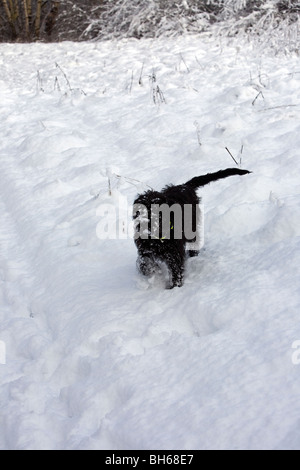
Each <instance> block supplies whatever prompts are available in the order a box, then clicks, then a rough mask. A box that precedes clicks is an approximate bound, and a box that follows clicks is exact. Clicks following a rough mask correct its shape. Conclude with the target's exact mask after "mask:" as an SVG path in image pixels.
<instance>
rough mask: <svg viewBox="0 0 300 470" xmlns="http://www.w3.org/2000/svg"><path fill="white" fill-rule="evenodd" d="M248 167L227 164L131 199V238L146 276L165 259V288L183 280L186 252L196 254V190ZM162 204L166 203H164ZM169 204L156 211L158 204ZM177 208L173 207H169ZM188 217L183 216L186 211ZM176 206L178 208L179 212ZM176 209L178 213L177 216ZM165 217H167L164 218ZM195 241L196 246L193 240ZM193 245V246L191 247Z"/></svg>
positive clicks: (197, 204)
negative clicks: (132, 204)
mask: <svg viewBox="0 0 300 470" xmlns="http://www.w3.org/2000/svg"><path fill="white" fill-rule="evenodd" d="M247 173H250V172H249V171H247V170H240V169H237V168H228V169H227V170H221V171H218V172H216V173H208V174H207V175H203V176H196V177H195V178H192V179H191V180H189V181H187V182H186V183H185V184H181V185H178V186H174V185H170V186H166V187H165V188H164V189H162V191H160V192H158V191H152V190H150V191H146V192H145V193H143V194H140V195H139V196H138V197H137V198H136V199H135V201H134V206H133V207H134V211H133V219H134V221H135V237H134V241H135V244H136V246H137V250H138V259H137V267H138V269H139V271H140V272H141V273H142V274H143V275H145V276H151V275H152V274H154V273H155V272H156V271H157V270H159V268H160V265H161V264H162V263H164V264H165V265H166V266H167V268H168V271H169V277H170V280H169V284H168V286H167V287H168V288H170V289H172V288H173V287H175V286H178V287H181V286H182V284H183V274H184V264H185V258H186V255H187V256H197V255H198V249H197V237H198V235H199V234H198V233H197V215H198V212H197V211H199V202H200V199H199V197H198V195H197V193H196V190H197V189H198V188H199V187H201V186H205V185H206V184H209V183H211V182H212V181H216V180H218V179H221V178H226V177H228V176H232V175H245V174H247ZM163 205H165V206H163ZM159 207H160V208H163V207H167V208H171V210H170V211H168V210H167V211H166V213H165V215H164V212H163V211H161V212H158V211H157V210H156V209H157V208H159ZM172 207H173V208H177V212H176V211H174V212H173V211H172ZM187 207H189V212H187V214H188V217H187V216H185V213H186V212H185V211H186V210H187ZM178 210H179V212H178ZM175 213H177V214H178V213H179V214H181V216H180V218H179V217H176V216H175ZM166 217H167V220H165V219H164V218H166ZM193 243H196V245H195V246H196V249H193V245H190V244H193ZM191 247H192V248H191Z"/></svg>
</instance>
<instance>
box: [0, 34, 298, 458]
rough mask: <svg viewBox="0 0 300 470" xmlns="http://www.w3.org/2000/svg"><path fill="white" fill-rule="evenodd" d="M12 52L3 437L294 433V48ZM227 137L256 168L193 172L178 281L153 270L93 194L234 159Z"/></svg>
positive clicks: (1, 60)
mask: <svg viewBox="0 0 300 470" xmlns="http://www.w3.org/2000/svg"><path fill="white" fill-rule="evenodd" d="M56 64H58V66H56ZM0 65H1V69H2V74H1V78H0V95H1V100H0V117H1V119H0V130H1V136H2V138H1V141H0V154H1V159H0V175H1V176H0V178H1V185H0V210H1V221H2V222H1V226H0V247H1V251H0V305H1V309H0V318H1V329H0V341H4V342H5V345H6V364H5V365H4V364H0V377H1V388H0V394H1V404H2V405H1V407H0V410H1V411H0V426H1V427H0V429H1V432H0V448H1V449H48V448H49V449H258V448H264V449H275V448H299V446H300V440H299V436H300V426H299V422H300V421H299V411H300V409H299V408H300V407H299V403H298V402H299V400H298V399H297V397H298V395H299V385H300V382H299V368H298V367H299V366H298V367H297V366H296V365H295V364H293V363H292V359H291V358H292V353H293V350H292V343H293V341H295V340H299V339H300V326H299V319H298V317H299V305H300V295H299V263H300V254H299V253H300V250H299V248H300V241H299V240H300V239H299V235H300V222H299V220H300V218H299V216H300V210H299V207H300V206H299V176H298V175H299V157H298V149H299V147H300V137H299V136H300V132H299V131H300V125H299V112H300V111H299V110H300V101H299V98H300V96H299V95H300V93H299V90H300V87H299V85H300V64H299V58H298V57H297V56H295V57H294V56H289V57H271V56H268V55H259V56H258V55H257V51H256V50H255V49H252V47H251V45H249V44H244V43H241V42H240V43H237V44H234V43H233V44H231V45H228V46H225V45H224V44H222V43H219V42H218V41H217V40H209V39H203V38H200V37H189V38H180V39H176V40H175V39H173V40H156V41H150V40H143V41H133V40H132V41H120V42H104V43H86V44H73V43H62V44H55V45H54V44H53V45H44V44H36V45H1V46H0ZM37 72H38V73H37ZM154 76H155V80H156V81H155V82H154V81H153V80H154V79H153V77H154ZM157 86H158V87H159V90H160V91H161V92H162V93H163V97H164V100H165V102H161V101H162V100H161V99H160V97H161V96H162V95H160V94H158V93H157ZM153 93H154V94H153ZM153 96H154V97H155V98H156V103H154V100H153ZM200 144H201V145H200ZM225 147H227V148H228V149H229V150H230V151H231V153H232V154H233V156H234V157H235V158H236V159H237V161H238V162H239V163H240V161H241V166H242V167H243V168H247V169H248V170H251V171H253V173H252V174H251V175H247V176H243V177H232V178H228V179H226V180H223V181H219V182H216V183H214V184H211V185H210V186H208V187H205V188H203V189H202V190H201V191H199V194H200V195H201V196H202V197H203V202H204V208H205V247H204V249H203V250H202V252H201V253H200V255H199V257H198V258H194V259H191V260H189V261H188V263H187V271H186V279H185V284H184V286H183V287H182V288H180V289H179V288H176V289H174V290H172V291H165V290H163V286H162V284H161V283H160V282H159V281H157V280H156V281H154V282H153V283H152V284H149V283H147V282H145V281H144V280H142V279H140V277H139V276H138V275H137V273H136V269H135V259H136V251H135V248H134V245H133V242H132V240H130V239H124V240H101V239H99V238H98V237H97V233H96V229H97V224H98V223H99V216H98V215H97V214H98V210H99V207H101V204H104V203H107V202H109V203H111V204H117V201H118V197H119V195H122V196H123V197H126V198H127V200H128V202H129V204H130V203H131V202H132V201H133V199H134V197H135V195H136V193H137V191H139V190H143V189H146V187H147V185H150V186H152V187H153V188H156V189H160V188H161V187H162V186H164V185H165V184H169V183H175V184H178V183H182V182H185V181H187V180H188V179H190V178H191V177H193V176H196V175H199V174H203V173H207V172H212V171H216V170H218V169H221V168H226V167H232V166H234V165H235V163H234V162H233V160H232V159H231V157H230V155H229V154H228V152H227V151H226V150H225ZM108 171H109V172H110V173H111V174H112V176H111V178H110V179H111V181H110V183H111V190H112V195H111V196H110V195H109V185H108V178H107V172H108ZM113 173H115V174H117V175H120V176H122V178H121V179H119V178H116V177H114V176H113ZM129 178H132V179H134V180H137V182H136V184H134V185H133V184H131V183H132V181H131V180H129Z"/></svg>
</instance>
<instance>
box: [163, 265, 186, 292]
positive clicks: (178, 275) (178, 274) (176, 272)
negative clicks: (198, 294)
mask: <svg viewBox="0 0 300 470" xmlns="http://www.w3.org/2000/svg"><path fill="white" fill-rule="evenodd" d="M168 261H169V262H168V263H167V265H168V270H169V277H170V279H169V284H168V285H167V289H173V287H181V286H182V285H183V274H184V264H183V261H182V260H180V262H179V260H175V259H171V260H168Z"/></svg>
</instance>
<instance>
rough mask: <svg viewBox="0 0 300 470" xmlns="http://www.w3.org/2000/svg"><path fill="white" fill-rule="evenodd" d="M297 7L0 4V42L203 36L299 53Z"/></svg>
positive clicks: (152, 1) (35, 0)
mask: <svg viewBox="0 0 300 470" xmlns="http://www.w3.org/2000/svg"><path fill="white" fill-rule="evenodd" d="M299 13H300V1H299V2H298V1H292V0H178V1H176V2H174V1H173V0H90V1H89V0H74V1H73V0H65V1H61V0H56V1H53V0H45V1H44V2H42V0H1V1H0V40H2V41H3V40H32V39H43V40H46V41H49V40H52V41H53V40H55V41H62V40H72V41H78V40H79V41H85V40H103V39H121V38H138V39H140V38H144V37H145V38H156V37H162V36H163V37H166V36H168V37H172V36H179V35H182V34H194V33H202V32H207V33H208V34H213V35H215V36H216V35H217V36H226V37H227V36H229V37H230V36H236V35H239V34H243V35H247V36H248V37H251V39H253V38H254V39H256V40H258V41H259V42H261V43H262V44H268V46H271V47H275V48H276V50H283V51H285V50H286V49H288V50H289V51H291V50H293V51H296V52H298V42H299V25H300V21H299Z"/></svg>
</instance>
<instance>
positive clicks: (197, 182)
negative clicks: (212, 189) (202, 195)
mask: <svg viewBox="0 0 300 470" xmlns="http://www.w3.org/2000/svg"><path fill="white" fill-rule="evenodd" d="M247 173H251V171H248V170H240V169H239V168H227V170H220V171H217V172H216V173H207V175H203V176H195V178H192V179H191V180H189V181H187V182H186V183H185V184H186V185H187V186H191V187H192V188H193V189H197V188H200V187H201V186H205V185H206V184H209V183H211V182H212V181H217V180H220V179H222V178H227V176H233V175H246V174H247Z"/></svg>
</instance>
